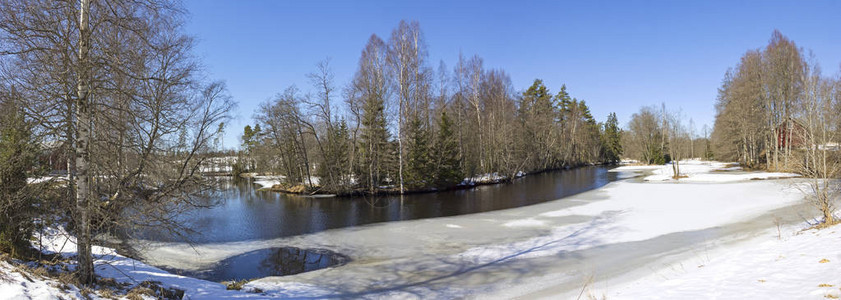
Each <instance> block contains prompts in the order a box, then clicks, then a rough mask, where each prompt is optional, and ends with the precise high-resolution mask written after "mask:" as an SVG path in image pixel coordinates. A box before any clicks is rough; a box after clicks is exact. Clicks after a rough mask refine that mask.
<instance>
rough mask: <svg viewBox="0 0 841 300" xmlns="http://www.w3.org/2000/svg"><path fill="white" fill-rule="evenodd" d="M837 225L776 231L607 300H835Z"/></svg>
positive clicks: (710, 253)
mask: <svg viewBox="0 0 841 300" xmlns="http://www.w3.org/2000/svg"><path fill="white" fill-rule="evenodd" d="M839 249H841V226H835V227H833V228H828V229H825V230H814V229H811V230H803V225H794V226H784V227H782V228H781V229H780V234H779V235H778V234H777V230H776V228H773V229H769V230H767V231H765V232H763V233H762V234H761V235H760V236H758V237H756V238H753V239H750V240H747V241H743V242H741V243H738V244H735V245H731V246H725V247H720V248H714V249H707V250H706V253H703V255H702V256H699V257H697V258H694V259H689V260H687V261H683V262H681V263H680V264H673V265H671V266H668V267H664V268H661V269H659V270H656V271H655V272H652V273H651V274H649V275H647V276H644V277H642V278H640V279H638V280H635V281H633V282H630V283H627V284H624V285H618V286H614V287H610V286H607V285H605V284H597V285H594V286H593V288H592V289H590V291H589V292H590V293H592V294H593V295H606V296H607V298H608V299H744V298H745V296H748V295H749V297H750V298H753V299H837V298H839V297H841V276H839V274H841V251H840V250H839Z"/></svg>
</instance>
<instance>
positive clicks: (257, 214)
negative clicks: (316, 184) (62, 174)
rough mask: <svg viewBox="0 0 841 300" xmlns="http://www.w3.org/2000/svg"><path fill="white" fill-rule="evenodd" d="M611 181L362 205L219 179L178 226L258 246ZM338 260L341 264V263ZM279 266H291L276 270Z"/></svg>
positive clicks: (261, 259) (236, 270)
mask: <svg viewBox="0 0 841 300" xmlns="http://www.w3.org/2000/svg"><path fill="white" fill-rule="evenodd" d="M616 178H617V174H616V173H612V172H608V168H605V167H584V168H578V169H572V170H564V171H552V172H544V173H539V174H533V175H530V176H526V177H523V178H519V179H516V180H515V181H514V182H513V183H510V184H497V185H486V186H479V187H477V188H473V189H467V190H455V191H446V192H439V193H422V194H410V195H405V196H403V197H400V196H384V197H378V198H367V199H366V198H335V197H333V198H313V197H301V196H296V195H288V194H281V193H275V192H268V191H257V186H256V185H254V184H252V183H251V182H250V181H249V180H242V181H238V182H234V181H233V180H230V179H228V178H218V180H219V181H220V182H219V183H220V185H221V186H222V187H223V188H222V189H221V190H220V191H218V192H216V193H215V195H214V197H213V198H214V200H215V201H218V206H216V207H214V208H210V209H202V210H197V211H195V212H193V213H192V214H190V215H185V216H183V220H182V223H184V224H185V225H187V226H188V227H190V228H192V229H193V230H194V232H193V233H191V234H189V235H188V238H189V240H191V241H192V242H193V243H195V244H196V245H199V246H201V245H208V244H218V243H236V242H258V241H265V240H273V239H278V238H284V237H291V236H297V235H302V234H310V233H317V232H322V231H325V230H330V229H338V228H347V227H355V226H360V225H366V224H372V223H382V222H391V221H403V220H415V219H427V218H436V217H448V216H458V215H465V214H473V213H480V212H488V211H495V210H501V209H508V208H515V207H522V206H527V205H533V204H537V203H542V202H546V201H551V200H556V199H560V198H563V197H567V196H570V195H574V194H578V193H582V192H585V191H589V190H593V189H596V188H599V187H602V186H604V185H606V184H607V183H609V182H611V181H614V180H616ZM145 239H147V240H152V241H156V242H175V243H179V242H184V240H179V239H176V238H174V237H172V236H165V235H157V234H154V233H147V234H146V236H145ZM279 246H281V247H282V246H283V245H279ZM324 252H325V251H319V252H318V253H324ZM289 253H296V254H295V255H289ZM297 253H303V254H306V255H298V254H297ZM332 257H333V256H332V255H327V256H322V255H317V254H313V253H311V252H297V251H291V252H290V251H274V252H272V251H256V252H251V253H248V254H247V255H241V256H239V257H235V258H233V259H227V260H225V261H220V262H218V263H217V264H215V265H214V267H213V269H209V270H208V269H206V268H205V269H202V270H200V272H185V273H184V274H189V275H193V276H196V277H200V278H205V279H209V280H216V281H221V280H230V279H241V278H255V277H263V276H269V275H281V274H282V275H287V274H286V273H284V272H276V273H273V272H272V270H281V269H284V268H286V269H289V268H292V269H301V270H305V269H306V270H309V269H308V268H307V266H302V265H301V263H302V262H301V259H308V260H310V261H313V262H314V263H313V264H312V265H313V268H315V267H318V266H322V267H323V266H324V265H325V264H324V263H323V261H325V260H331V258H332ZM279 258H286V259H279ZM337 260H338V261H345V260H344V259H341V258H340V259H337ZM233 262H236V263H233ZM284 263H288V264H289V265H288V266H284V265H282V264H284ZM255 266H258V267H255ZM246 269H247V270H246ZM173 271H177V270H173Z"/></svg>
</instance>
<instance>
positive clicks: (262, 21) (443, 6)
mask: <svg viewBox="0 0 841 300" xmlns="http://www.w3.org/2000/svg"><path fill="white" fill-rule="evenodd" d="M184 5H185V7H186V9H187V10H188V12H189V16H188V19H187V26H186V30H187V32H188V34H191V35H193V36H195V37H197V39H198V45H197V47H196V49H195V50H196V54H197V55H198V56H199V57H200V58H201V59H202V61H203V63H204V66H205V68H206V70H207V71H208V73H209V76H210V77H211V78H213V79H221V80H225V81H226V82H227V84H228V88H229V91H230V93H231V95H232V96H233V97H234V100H235V101H237V102H239V107H238V109H237V111H235V112H233V114H234V116H235V119H236V120H235V121H234V122H232V124H230V126H229V127H228V129H227V133H226V138H225V142H224V146H225V147H235V146H237V145H238V144H239V136H240V135H241V133H242V127H243V126H245V125H246V124H252V123H253V121H252V120H251V117H252V116H253V113H254V110H255V108H256V107H257V105H259V103H261V102H264V101H266V100H267V99H269V98H270V97H272V96H273V95H275V94H276V93H278V92H281V91H283V89H285V88H286V87H287V86H289V85H292V84H295V85H297V86H298V87H299V88H300V89H302V90H303V91H308V90H310V85H309V83H308V81H307V79H306V77H305V74H307V73H309V72H312V71H313V70H314V69H315V64H316V63H317V62H318V61H320V60H323V59H325V58H326V57H330V58H331V60H332V61H331V64H332V66H333V71H334V73H335V76H336V77H335V79H336V82H337V85H339V86H340V87H343V86H344V85H345V84H346V83H347V82H348V81H349V79H350V77H351V76H352V75H353V72H354V71H355V69H356V64H357V61H358V59H359V54H360V52H361V51H362V47H363V46H364V45H365V42H366V41H367V40H368V37H369V36H370V35H371V34H374V33H375V34H377V35H379V36H380V37H382V38H383V39H387V37H388V36H389V35H390V33H391V30H392V29H393V28H394V27H396V26H397V24H398V22H399V21H400V20H401V19H406V20H417V21H419V22H420V25H421V29H422V30H423V32H424V35H425V37H426V42H427V44H428V49H429V62H430V63H431V65H432V66H433V67H437V66H438V62H439V61H440V60H443V61H444V62H445V63H446V64H447V66H448V67H449V68H452V66H453V65H454V63H455V62H456V60H457V57H458V54H459V52H460V51H461V52H463V53H464V54H465V55H466V56H471V55H473V54H477V55H479V56H481V57H482V58H483V59H484V63H485V67H486V68H502V69H504V70H506V71H507V72H508V74H509V75H510V76H511V79H512V81H513V83H514V87H515V88H516V89H517V90H525V89H526V88H528V86H529V85H530V84H531V83H532V81H533V80H534V79H535V78H540V79H543V81H544V82H545V83H546V84H547V85H548V86H549V88H550V89H551V90H552V92H557V91H558V89H559V88H560V86H561V84H566V85H567V88H568V91H570V93H571V94H572V96H573V97H576V98H578V99H583V100H586V101H587V103H588V105H589V106H590V108H591V110H592V112H593V115H594V116H595V117H596V119H597V120H599V121H604V119H605V118H606V116H607V114H608V113H610V112H616V113H617V115H618V117H619V121H620V123H622V124H623V126H624V125H625V124H626V123H627V121H628V119H629V118H630V116H631V114H633V113H634V112H636V111H637V110H638V109H639V108H640V107H641V106H644V105H657V104H659V103H661V102H665V103H666V105H667V106H668V107H669V108H673V109H677V108H680V109H681V110H682V112H683V113H684V114H685V115H686V116H687V119H688V118H689V117H691V118H692V119H694V121H695V123H696V127H697V130H698V131H700V130H701V127H702V125H703V124H708V125H709V126H710V127H712V123H713V121H714V114H715V111H714V108H713V104H714V101H715V97H716V93H717V88H718V87H719V85H720V83H721V79H722V77H723V75H724V72H725V71H726V70H727V68H728V67H732V66H734V65H735V64H736V63H737V62H738V60H739V57H740V56H741V55H742V54H744V52H745V51H747V50H748V49H754V48H759V47H763V46H764V45H766V44H767V41H768V39H769V38H770V37H771V33H772V31H773V30H774V29H779V30H780V31H781V32H782V33H783V34H784V35H786V36H787V37H789V38H790V39H792V40H794V41H795V42H796V43H797V45H798V46H801V47H804V48H805V49H808V50H812V51H813V53H814V54H815V56H816V58H817V61H818V62H819V63H820V64H821V67H822V68H823V70H824V74H825V75H837V74H838V73H839V65H841V21H839V20H840V18H841V17H839V16H840V15H841V1H615V2H614V1H577V2H562V1H210V0H187V1H185V2H184Z"/></svg>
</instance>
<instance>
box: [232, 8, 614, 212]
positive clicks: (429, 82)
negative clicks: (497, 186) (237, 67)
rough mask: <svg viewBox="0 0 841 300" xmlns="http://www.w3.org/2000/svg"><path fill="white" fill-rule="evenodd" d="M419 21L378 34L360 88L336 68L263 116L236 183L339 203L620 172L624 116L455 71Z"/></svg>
mask: <svg viewBox="0 0 841 300" xmlns="http://www.w3.org/2000/svg"><path fill="white" fill-rule="evenodd" d="M428 60H429V59H428V54H427V45H426V43H425V41H424V35H423V32H422V31H421V28H420V25H419V24H418V22H416V21H412V22H408V21H401V22H400V23H399V24H398V26H397V27H396V28H394V30H393V31H392V33H391V36H390V37H389V38H388V40H387V41H386V40H383V39H382V38H380V37H378V36H377V35H375V34H374V35H371V37H370V38H369V39H368V42H367V44H366V45H365V47H364V48H363V49H362V53H361V55H360V58H359V63H358V66H357V70H356V72H355V74H354V75H353V77H352V78H353V79H352V80H351V82H349V83H347V84H346V85H344V86H343V87H340V85H339V83H336V82H335V80H334V75H333V73H332V70H331V67H330V60H329V59H326V60H324V61H321V62H319V63H317V64H316V67H315V71H313V72H312V73H309V74H307V75H306V76H307V78H308V79H309V81H310V83H311V84H312V87H311V92H308V93H304V92H302V91H301V90H299V89H298V88H297V87H295V86H290V87H288V88H286V89H285V90H283V92H281V93H278V94H277V95H276V96H275V97H274V98H272V99H271V100H270V101H267V102H264V103H263V104H261V105H260V107H259V110H258V111H257V112H255V120H256V121H257V123H256V124H255V125H254V126H253V127H252V126H250V125H249V126H246V127H245V128H244V131H243V135H242V154H241V156H242V157H241V159H240V163H238V164H237V165H236V167H235V171H234V173H247V172H257V173H267V174H274V175H282V176H284V186H285V187H284V188H283V190H286V191H295V192H303V191H307V192H325V193H335V194H345V195H346V194H361V193H366V194H377V193H381V192H390V193H403V192H406V191H428V190H442V189H449V188H454V187H456V186H458V185H459V184H463V182H464V184H468V183H472V182H473V181H474V180H473V179H474V178H477V177H482V176H484V177H485V178H488V177H490V178H496V179H498V180H511V179H513V178H515V177H517V176H518V175H521V174H523V172H526V173H533V172H542V171H546V170H553V169H560V168H571V167H578V166H583V165H591V164H602V163H615V162H618V161H619V156H620V155H621V153H622V148H621V145H620V137H621V130H620V129H619V123H618V120H617V119H616V115H615V114H610V116H608V118H607V120H606V122H604V123H601V122H597V121H596V120H595V118H594V117H593V115H592V114H591V113H590V110H589V108H588V107H587V104H586V102H585V101H584V100H579V99H577V98H574V97H572V96H571V94H570V93H569V92H568V91H567V88H566V86H565V85H561V87H560V89H558V91H557V93H553V92H552V91H550V89H549V88H548V87H547V86H546V84H545V83H544V82H543V81H542V80H540V79H536V80H535V81H534V83H533V84H532V85H531V86H530V87H528V88H527V89H526V90H525V91H523V92H517V90H516V89H515V87H513V86H512V83H511V79H510V77H509V76H508V74H507V73H506V72H505V71H504V70H502V69H486V68H485V67H484V66H483V60H482V58H481V57H479V56H472V57H465V56H464V55H461V54H460V55H459V59H458V61H457V62H456V63H455V66H454V67H453V68H452V69H450V68H448V67H447V65H446V64H445V63H444V62H443V61H441V62H439V63H438V64H437V68H433V67H432V66H431V62H429V61H428Z"/></svg>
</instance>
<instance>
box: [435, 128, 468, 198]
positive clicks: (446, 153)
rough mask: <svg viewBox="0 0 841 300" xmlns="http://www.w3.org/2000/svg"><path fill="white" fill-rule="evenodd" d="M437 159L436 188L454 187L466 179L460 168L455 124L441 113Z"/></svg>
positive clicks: (436, 147)
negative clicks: (454, 129)
mask: <svg viewBox="0 0 841 300" xmlns="http://www.w3.org/2000/svg"><path fill="white" fill-rule="evenodd" d="M433 156H434V157H435V161H436V164H435V166H434V167H435V175H434V179H435V182H434V184H435V187H437V188H447V187H452V186H454V185H456V184H458V183H459V182H461V181H462V180H463V179H464V174H462V173H461V169H460V168H459V158H458V140H457V139H456V136H455V133H454V132H453V122H452V121H451V120H450V118H449V117H447V112H442V113H441V119H439V120H438V136H437V137H436V139H435V144H434V146H433Z"/></svg>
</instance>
